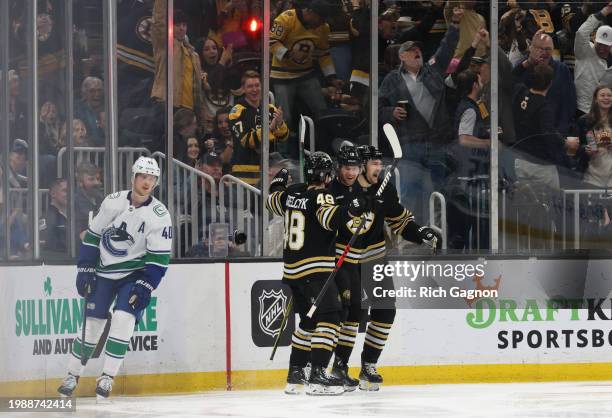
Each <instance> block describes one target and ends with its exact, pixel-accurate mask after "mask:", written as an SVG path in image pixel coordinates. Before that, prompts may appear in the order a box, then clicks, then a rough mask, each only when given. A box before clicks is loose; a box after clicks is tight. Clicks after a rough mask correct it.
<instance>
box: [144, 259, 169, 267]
mask: <svg viewBox="0 0 612 418" xmlns="http://www.w3.org/2000/svg"><path fill="white" fill-rule="evenodd" d="M147 264H153V265H156V266H158V267H162V268H166V269H167V268H168V265H167V264H159V263H154V262H153V261H146V262H145V265H147Z"/></svg>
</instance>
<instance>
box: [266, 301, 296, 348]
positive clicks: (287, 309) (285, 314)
mask: <svg viewBox="0 0 612 418" xmlns="http://www.w3.org/2000/svg"><path fill="white" fill-rule="evenodd" d="M291 309H293V295H291V296H289V303H287V306H286V307H285V310H284V311H283V320H282V321H281V326H280V331H278V335H277V336H276V338H275V339H274V345H273V346H272V347H273V348H272V354H270V360H274V354H276V349H277V348H278V343H279V342H280V339H281V335H282V334H283V331H284V330H285V325H286V324H287V319H289V315H291Z"/></svg>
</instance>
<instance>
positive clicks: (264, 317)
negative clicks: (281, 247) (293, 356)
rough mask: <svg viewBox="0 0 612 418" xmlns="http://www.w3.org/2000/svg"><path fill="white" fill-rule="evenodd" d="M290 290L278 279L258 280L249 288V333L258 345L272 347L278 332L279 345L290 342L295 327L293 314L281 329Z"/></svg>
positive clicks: (286, 344)
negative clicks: (279, 335)
mask: <svg viewBox="0 0 612 418" xmlns="http://www.w3.org/2000/svg"><path fill="white" fill-rule="evenodd" d="M290 295H291V291H290V289H289V287H287V286H285V285H283V284H282V283H280V282H279V281H278V280H259V281H257V282H255V283H254V284H253V287H252V288H251V335H252V337H253V342H254V343H255V345H256V346H258V347H272V346H273V345H274V340H275V339H276V337H277V336H278V334H279V332H282V334H281V338H280V341H279V344H278V345H279V346H288V345H289V344H291V334H292V333H293V329H294V327H295V317H294V315H289V317H288V318H287V323H286V324H285V328H284V330H281V324H282V321H283V313H284V312H285V310H286V308H287V305H288V303H289V297H290Z"/></svg>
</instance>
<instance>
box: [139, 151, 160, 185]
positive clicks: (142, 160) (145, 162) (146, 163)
mask: <svg viewBox="0 0 612 418" xmlns="http://www.w3.org/2000/svg"><path fill="white" fill-rule="evenodd" d="M136 174H150V175H152V176H155V177H157V181H156V182H155V186H154V187H156V186H158V185H159V182H160V180H161V170H160V169H159V166H158V165H157V161H155V160H154V159H153V158H151V157H144V156H142V157H138V159H137V160H136V162H135V163H134V165H133V166H132V184H134V178H135V177H136Z"/></svg>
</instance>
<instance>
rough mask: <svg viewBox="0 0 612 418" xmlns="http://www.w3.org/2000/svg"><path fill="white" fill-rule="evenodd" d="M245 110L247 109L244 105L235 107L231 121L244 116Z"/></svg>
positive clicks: (231, 112)
mask: <svg viewBox="0 0 612 418" xmlns="http://www.w3.org/2000/svg"><path fill="white" fill-rule="evenodd" d="M244 109H246V108H245V107H244V105H242V104H240V103H238V104H236V105H234V107H232V110H231V111H230V114H229V119H231V120H234V119H238V118H239V117H240V115H241V114H242V112H243V111H244Z"/></svg>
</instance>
